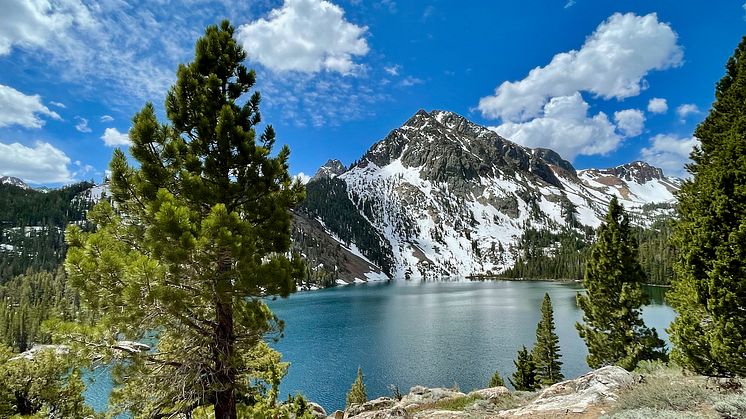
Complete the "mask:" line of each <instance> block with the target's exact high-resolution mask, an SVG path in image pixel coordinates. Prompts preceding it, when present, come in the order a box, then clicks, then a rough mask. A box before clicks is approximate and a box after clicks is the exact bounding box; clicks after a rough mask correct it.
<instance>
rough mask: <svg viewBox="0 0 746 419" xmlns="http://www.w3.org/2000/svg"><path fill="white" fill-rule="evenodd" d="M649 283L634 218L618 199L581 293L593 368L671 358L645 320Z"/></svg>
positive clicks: (600, 231)
mask: <svg viewBox="0 0 746 419" xmlns="http://www.w3.org/2000/svg"><path fill="white" fill-rule="evenodd" d="M644 283H645V274H644V272H643V271H642V268H641V267H640V263H639V262H638V257H637V239H636V238H635V236H634V234H633V233H632V229H631V228H630V225H629V216H628V215H627V213H626V212H625V211H624V208H623V207H622V206H621V205H620V204H619V202H618V201H617V199H616V197H614V198H612V200H611V203H610V204H609V212H608V214H607V215H606V218H605V220H604V222H603V223H602V224H601V226H600V227H599V228H598V236H597V239H596V243H595V244H594V245H593V247H592V249H591V253H590V256H589V258H588V261H587V263H586V268H585V277H584V278H583V286H584V287H585V289H586V291H587V293H586V295H581V294H578V305H579V306H580V308H581V309H582V310H583V323H582V324H581V323H576V324H575V327H576V328H577V329H578V332H579V333H580V337H581V338H582V339H583V340H584V341H585V344H586V346H587V347H588V357H587V362H588V365H589V366H590V367H591V368H599V367H603V366H606V365H618V366H620V367H622V368H625V369H628V370H632V369H634V368H635V367H636V366H637V363H638V362H640V361H642V360H654V359H665V358H666V352H665V345H664V343H663V341H662V340H661V339H660V338H659V337H658V333H657V332H656V331H655V329H649V328H648V327H646V326H645V323H644V322H643V320H642V306H643V305H645V304H647V303H648V297H647V296H646V295H645V294H644V293H643V291H642V285H643V284H644Z"/></svg>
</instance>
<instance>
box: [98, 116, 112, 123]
mask: <svg viewBox="0 0 746 419" xmlns="http://www.w3.org/2000/svg"><path fill="white" fill-rule="evenodd" d="M113 120H114V118H113V117H112V116H111V115H103V116H102V117H101V119H100V121H101V122H111V121H113Z"/></svg>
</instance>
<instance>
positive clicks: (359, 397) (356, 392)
mask: <svg viewBox="0 0 746 419" xmlns="http://www.w3.org/2000/svg"><path fill="white" fill-rule="evenodd" d="M367 401H368V393H366V392H365V383H364V382H363V369H362V368H360V367H358V369H357V377H355V381H354V382H353V383H352V387H350V391H348V392H347V407H350V406H352V405H353V404H363V403H365V402H367Z"/></svg>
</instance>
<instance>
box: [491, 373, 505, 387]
mask: <svg viewBox="0 0 746 419" xmlns="http://www.w3.org/2000/svg"><path fill="white" fill-rule="evenodd" d="M504 386H505V381H503V378H502V377H500V371H495V374H494V375H493V376H492V378H490V384H489V387H504Z"/></svg>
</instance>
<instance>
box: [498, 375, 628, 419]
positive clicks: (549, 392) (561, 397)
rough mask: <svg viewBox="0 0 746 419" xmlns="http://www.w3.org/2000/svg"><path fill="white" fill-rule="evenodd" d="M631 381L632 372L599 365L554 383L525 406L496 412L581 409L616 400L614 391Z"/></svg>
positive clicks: (509, 414)
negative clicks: (574, 376)
mask: <svg viewBox="0 0 746 419" xmlns="http://www.w3.org/2000/svg"><path fill="white" fill-rule="evenodd" d="M634 383H635V375H634V374H632V373H630V372H629V371H627V370H625V369H623V368H620V367H615V366H609V367H603V368H600V369H597V370H595V371H591V372H589V373H587V374H585V375H581V376H580V377H578V378H576V379H573V380H567V381H563V382H561V383H557V384H554V385H553V386H551V387H548V388H547V389H545V390H544V391H542V392H541V394H540V395H539V397H537V398H536V399H534V400H533V401H532V402H531V403H529V404H527V405H526V406H522V407H519V408H517V409H512V410H506V411H503V412H500V416H501V417H512V416H525V417H532V416H534V415H537V414H546V413H549V412H561V413H565V412H572V413H582V412H584V411H585V410H586V409H588V407H589V406H591V405H595V404H601V403H605V402H613V401H614V400H616V396H617V391H618V390H620V389H622V388H624V387H627V386H630V385H632V384H634Z"/></svg>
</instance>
